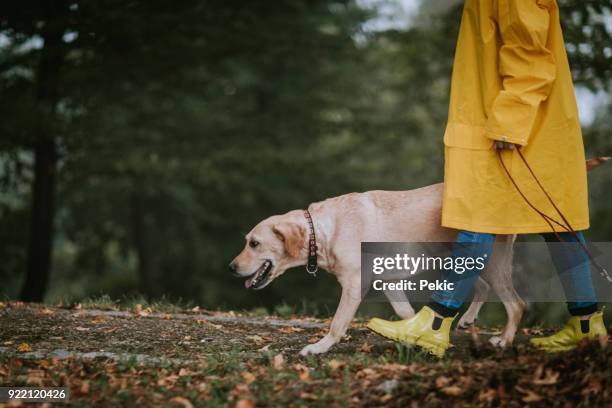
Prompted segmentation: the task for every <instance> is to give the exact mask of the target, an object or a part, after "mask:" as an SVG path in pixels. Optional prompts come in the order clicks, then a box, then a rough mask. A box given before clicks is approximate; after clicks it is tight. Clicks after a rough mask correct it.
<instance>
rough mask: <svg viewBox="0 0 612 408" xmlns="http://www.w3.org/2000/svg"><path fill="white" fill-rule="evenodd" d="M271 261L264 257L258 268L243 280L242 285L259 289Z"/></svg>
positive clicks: (263, 282)
mask: <svg viewBox="0 0 612 408" xmlns="http://www.w3.org/2000/svg"><path fill="white" fill-rule="evenodd" d="M272 266H273V265H272V261H270V260H268V259H266V260H265V261H264V263H262V264H261V266H260V267H259V268H257V270H256V271H255V272H253V274H252V275H251V276H249V279H247V280H246V281H245V282H244V287H245V288H247V289H249V288H253V289H260V288H261V287H262V286H263V285H264V284H265V283H266V282H267V281H268V276H269V275H270V271H271V270H272Z"/></svg>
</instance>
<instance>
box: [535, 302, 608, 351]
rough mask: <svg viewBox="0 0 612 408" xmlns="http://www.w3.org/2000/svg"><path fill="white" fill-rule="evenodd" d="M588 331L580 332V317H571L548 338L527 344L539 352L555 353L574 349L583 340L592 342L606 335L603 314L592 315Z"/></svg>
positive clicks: (536, 339) (537, 338) (537, 339)
mask: <svg viewBox="0 0 612 408" xmlns="http://www.w3.org/2000/svg"><path fill="white" fill-rule="evenodd" d="M588 322H589V330H588V331H587V332H586V333H583V332H582V329H581V327H580V316H572V317H571V318H570V319H569V320H568V321H567V323H565V326H564V327H563V328H562V329H561V330H559V331H558V332H556V333H555V334H553V335H551V336H548V337H536V338H533V339H530V340H529V342H530V343H531V344H533V345H534V346H535V347H537V348H538V349H540V350H544V351H547V352H549V353H557V352H560V351H567V350H571V349H573V348H575V347H576V346H577V345H578V343H580V341H582V340H583V339H589V340H594V339H596V338H597V337H599V336H605V335H606V334H608V331H607V330H606V326H605V324H604V321H603V312H597V313H594V314H593V315H592V316H591V317H590V318H589V320H588Z"/></svg>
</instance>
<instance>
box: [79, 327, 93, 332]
mask: <svg viewBox="0 0 612 408" xmlns="http://www.w3.org/2000/svg"><path fill="white" fill-rule="evenodd" d="M75 330H76V331H80V332H84V331H89V330H91V329H90V328H89V327H82V326H77V327H75Z"/></svg>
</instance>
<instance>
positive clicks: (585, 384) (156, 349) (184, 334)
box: [0, 303, 612, 407]
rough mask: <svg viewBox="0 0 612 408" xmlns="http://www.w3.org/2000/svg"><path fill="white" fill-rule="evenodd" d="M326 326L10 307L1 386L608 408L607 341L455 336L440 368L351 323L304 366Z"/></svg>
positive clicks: (2, 332)
mask: <svg viewBox="0 0 612 408" xmlns="http://www.w3.org/2000/svg"><path fill="white" fill-rule="evenodd" d="M328 324H329V323H328V322H327V321H321V320H316V319H311V318H298V317H296V318H294V319H281V318H274V317H253V316H247V315H238V314H235V313H231V312H230V313H211V312H205V311H195V312H181V313H173V314H167V313H154V312H152V311H150V310H148V309H144V310H143V309H142V308H136V309H135V310H132V311H126V310H123V311H122V310H74V309H71V310H66V309H58V308H48V307H44V306H40V305H23V304H19V303H10V304H3V305H2V307H0V384H1V385H3V386H6V385H30V386H36V385H45V386H60V385H65V386H69V387H70V389H71V391H72V395H71V400H70V401H71V404H72V405H74V406H82V405H88V404H89V405H91V403H92V402H94V403H99V404H118V405H121V404H123V405H133V404H136V405H142V406H150V405H169V406H173V405H176V406H186V407H189V406H191V405H195V406H228V405H229V406H234V405H236V404H241V406H243V407H249V406H253V405H256V406H277V405H283V404H285V405H294V404H297V405H300V404H302V405H306V406H309V405H315V406H329V405H332V406H334V405H335V406H347V405H348V406H362V405H372V404H374V405H381V406H405V405H406V404H408V405H410V404H412V403H418V404H422V403H423V402H427V404H429V405H431V406H436V405H438V406H448V404H449V403H451V404H453V403H461V404H469V405H478V406H490V405H500V404H501V405H508V406H514V405H516V406H524V405H526V404H535V405H537V406H542V405H545V406H546V405H548V406H560V405H563V404H564V403H571V404H572V405H573V404H575V403H576V402H580V401H582V402H586V403H588V404H590V405H592V406H601V404H604V405H605V404H608V403H612V395H610V392H611V391H610V390H611V389H612V380H611V375H610V374H612V371H610V367H611V366H612V351H611V348H610V347H602V345H600V344H590V345H586V344H585V345H584V347H582V348H581V350H579V351H575V352H571V353H566V354H564V355H561V356H555V357H549V356H546V355H544V354H541V353H537V352H535V351H533V350H531V349H529V348H528V347H527V346H526V345H525V342H524V340H523V338H521V339H519V342H518V345H517V346H516V347H515V348H512V349H510V350H506V351H503V352H502V351H498V350H495V349H492V348H491V347H488V346H487V343H486V339H487V337H488V335H486V334H483V333H482V332H481V333H480V334H479V335H478V336H476V337H475V336H474V335H473V333H472V334H470V333H467V332H456V333H454V336H453V338H454V343H455V345H456V347H454V348H453V349H452V350H451V352H450V353H449V355H448V356H447V357H446V358H445V359H443V360H441V361H438V360H434V359H432V358H431V357H429V356H427V355H424V354H423V353H420V352H418V351H417V350H414V349H407V348H404V347H397V346H396V345H395V344H393V343H391V342H388V341H385V340H384V339H382V338H380V337H378V336H376V335H373V334H371V333H370V332H369V331H368V330H367V329H365V328H364V327H363V323H361V322H356V323H355V324H353V327H352V328H351V330H350V332H349V334H348V336H347V338H346V339H345V340H344V341H343V342H342V343H341V344H339V345H338V346H337V347H335V348H334V349H333V352H331V353H329V354H327V355H325V356H316V357H308V358H299V357H298V356H297V353H298V352H299V350H300V349H301V348H302V347H303V346H304V345H306V344H308V343H310V342H315V341H317V340H318V339H319V338H321V337H322V336H323V335H324V334H325V332H326V327H327V326H328ZM605 345H606V344H604V346H605Z"/></svg>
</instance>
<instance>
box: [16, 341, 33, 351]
mask: <svg viewBox="0 0 612 408" xmlns="http://www.w3.org/2000/svg"><path fill="white" fill-rule="evenodd" d="M17 351H18V352H20V353H27V352H30V351H32V346H30V345H29V344H28V343H21V344H20V345H18V346H17Z"/></svg>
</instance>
